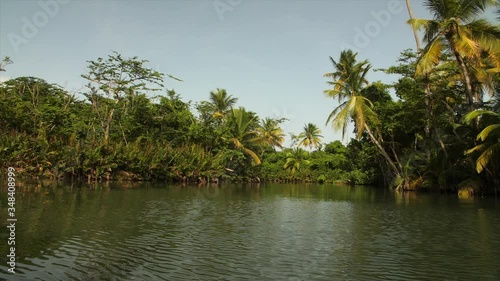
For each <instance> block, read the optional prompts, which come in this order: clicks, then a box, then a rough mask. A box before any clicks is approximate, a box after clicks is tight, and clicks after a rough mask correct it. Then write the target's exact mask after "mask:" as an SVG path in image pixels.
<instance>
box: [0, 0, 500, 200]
mask: <svg viewBox="0 0 500 281" xmlns="http://www.w3.org/2000/svg"><path fill="white" fill-rule="evenodd" d="M408 2H409V1H407V3H408ZM424 3H425V5H426V7H427V8H428V9H429V11H430V12H431V14H432V15H433V18H432V19H418V18H413V17H411V19H410V20H409V21H408V24H409V25H410V26H412V27H413V28H414V30H415V35H416V36H415V37H416V40H417V51H413V50H403V51H402V52H401V55H400V57H399V58H397V60H396V62H395V64H394V65H393V66H391V67H389V68H387V69H373V67H372V65H371V64H370V62H369V60H367V59H362V58H361V56H360V54H358V53H355V52H353V51H352V50H344V51H342V52H341V53H340V54H338V55H337V56H334V57H330V61H331V63H332V72H330V73H326V74H324V77H325V82H327V84H326V85H325V91H324V93H323V94H324V96H325V99H328V98H333V99H335V100H336V101H338V106H337V107H336V108H332V111H331V112H330V113H328V112H325V121H326V123H327V124H331V125H332V126H333V128H334V129H336V130H340V131H341V132H342V133H343V134H344V133H345V132H346V130H348V129H349V128H352V125H351V126H350V124H353V125H354V133H355V136H356V137H355V138H354V139H351V140H350V142H349V143H348V144H347V145H343V144H342V142H341V141H339V140H335V141H332V140H328V141H327V140H324V139H323V137H322V135H321V134H322V132H321V130H319V129H318V127H317V125H315V124H311V123H309V124H304V130H303V131H302V132H284V131H283V130H282V129H281V127H280V125H281V124H282V123H283V122H284V121H285V119H277V118H270V117H265V116H264V117H263V116H258V115H257V114H256V113H255V112H252V111H251V109H248V108H245V107H243V106H241V105H239V104H238V98H237V96H234V95H233V94H231V93H228V92H227V91H226V90H225V89H215V90H213V91H210V90H207V100H205V101H201V102H197V103H193V102H191V101H189V102H186V101H184V100H182V98H181V96H180V95H179V94H178V93H176V92H175V91H174V90H168V89H167V87H166V84H168V82H169V79H177V80H180V79H178V78H176V77H174V76H171V75H167V76H166V77H165V75H164V74H162V73H159V72H157V71H155V70H153V69H151V68H148V67H147V64H148V61H145V60H141V59H139V58H137V57H131V58H124V57H122V56H121V55H120V54H118V53H116V52H113V53H111V54H110V55H108V56H107V57H104V58H98V59H96V60H94V61H89V62H88V68H87V70H86V72H85V73H84V74H83V75H82V77H83V78H84V79H85V80H86V83H87V86H86V89H85V90H83V91H82V93H81V95H79V96H77V95H75V94H71V93H69V92H68V91H67V90H65V89H64V88H62V87H60V86H58V85H55V84H51V83H50V82H47V81H44V80H42V79H40V78H36V77H17V78H14V79H11V80H8V81H6V82H3V83H1V84H0V126H1V127H2V128H3V133H2V134H1V136H0V165H1V166H2V168H6V167H7V166H14V167H16V168H17V169H18V171H19V172H20V173H21V174H24V175H26V176H30V177H35V178H37V177H39V178H42V177H45V178H52V179H63V178H66V179H68V178H71V179H85V180H87V181H104V180H112V179H125V180H165V181H189V182H209V181H214V180H217V181H245V182H249V181H305V182H345V183H350V184H383V185H386V186H391V187H393V188H399V189H403V190H442V191H444V190H446V191H449V190H452V191H456V190H462V191H463V190H465V191H466V192H469V193H475V192H495V193H496V191H497V189H498V188H499V187H500V102H499V101H500V94H499V85H500V84H499V77H500V76H499V70H500V41H499V38H500V27H499V25H498V24H497V23H496V22H495V23H492V22H491V21H488V20H485V19H481V16H483V15H484V12H485V11H486V10H487V9H489V8H498V6H497V4H496V2H495V1H489V0H426V1H424ZM418 31H420V32H421V33H420V34H423V40H422V42H420V39H419V37H418V34H419V33H418ZM11 63H12V61H11V60H10V59H9V58H5V59H4V60H3V61H2V63H1V64H0V71H8V65H9V64H11ZM371 71H383V72H385V74H386V75H396V76H397V81H396V82H395V83H393V84H390V85H389V84H384V83H382V82H380V81H368V79H367V74H368V73H370V72H371ZM318 75H321V73H319V74H318ZM318 94H322V93H318ZM416 117H419V118H416ZM287 133H289V134H290V135H291V139H292V145H291V146H290V147H284V142H285V138H286V136H287Z"/></svg>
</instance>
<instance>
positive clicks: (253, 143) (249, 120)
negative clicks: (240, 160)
mask: <svg viewBox="0 0 500 281" xmlns="http://www.w3.org/2000/svg"><path fill="white" fill-rule="evenodd" d="M228 121H229V122H228V124H229V128H230V129H229V138H228V140H229V142H231V143H232V144H233V145H234V148H236V149H237V150H241V151H242V152H243V153H244V154H246V155H248V156H250V157H251V158H252V160H253V161H254V162H255V164H257V165H259V164H260V158H259V156H257V153H255V151H254V150H255V149H256V147H257V146H258V145H259V144H260V141H261V139H260V138H259V135H258V132H257V130H256V127H257V125H258V123H257V121H258V118H257V116H256V115H255V113H253V112H249V111H246V110H245V108H243V107H240V108H237V109H232V110H231V111H230V112H229V114H228Z"/></svg>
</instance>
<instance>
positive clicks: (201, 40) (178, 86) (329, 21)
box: [0, 0, 429, 142]
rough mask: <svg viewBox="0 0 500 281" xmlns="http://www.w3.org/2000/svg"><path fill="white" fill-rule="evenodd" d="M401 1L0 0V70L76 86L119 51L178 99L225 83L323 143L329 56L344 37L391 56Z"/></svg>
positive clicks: (246, 102) (373, 57)
mask: <svg viewBox="0 0 500 281" xmlns="http://www.w3.org/2000/svg"><path fill="white" fill-rule="evenodd" d="M404 2H405V1H404V0H307V1H306V0H182V1H181V0H178V1H168V0H167V1H161V0H146V1H134V0H123V1H112V0H102V1H87V0H64V1H63V0H40V1H31V0H0V57H2V58H3V57H4V56H10V57H11V59H12V60H13V61H14V64H12V65H10V66H8V68H7V72H2V73H1V75H2V77H1V79H3V80H5V79H8V78H12V77H18V76H36V77H40V78H43V79H45V80H46V81H48V82H50V83H56V84H59V85H61V86H63V87H65V88H67V89H68V90H70V91H78V90H79V89H82V87H83V86H84V84H85V80H84V79H83V78H81V77H80V75H81V74H83V73H85V71H86V64H87V63H86V61H87V60H94V59H97V58H98V57H106V56H107V55H108V54H110V53H111V51H112V50H116V51H117V52H119V53H121V54H123V55H124V56H138V57H139V58H140V59H145V60H149V61H150V63H149V65H148V66H149V67H151V68H154V69H156V70H159V71H161V72H164V73H169V74H172V75H174V76H176V77H179V78H181V79H183V80H184V82H177V81H173V80H167V81H166V82H167V83H166V84H167V87H168V88H173V89H175V90H176V92H177V93H179V94H180V95H181V97H182V98H183V100H185V101H189V100H191V101H193V102H197V101H201V100H206V99H208V96H209V92H210V91H212V90H214V89H216V88H224V89H226V90H227V91H228V92H229V93H230V94H232V95H234V96H236V97H238V98H239V103H238V104H239V105H242V106H245V107H246V108H247V109H249V110H252V111H255V112H257V113H258V114H259V115H260V116H261V117H266V116H269V117H277V116H280V117H287V118H289V119H290V121H289V122H287V123H285V124H284V125H283V127H284V129H285V131H286V132H287V133H289V132H293V133H299V132H300V131H301V129H302V127H303V126H304V124H305V123H308V122H311V123H315V124H316V125H318V126H319V127H320V129H321V130H322V131H323V135H324V137H325V138H324V141H325V142H330V141H333V140H337V139H340V138H341V137H340V134H339V133H338V132H335V131H334V130H333V129H332V128H331V126H329V125H325V121H326V118H327V116H328V115H329V113H330V112H331V111H332V109H333V108H334V107H335V106H336V104H337V103H336V101H334V100H332V99H329V98H327V97H326V96H325V95H324V94H323V90H325V89H326V88H327V84H326V81H327V80H326V79H325V78H323V77H322V76H323V74H324V73H326V72H330V71H331V70H332V67H331V63H330V61H329V59H328V57H329V56H332V57H334V58H337V57H338V56H339V53H340V51H341V50H342V49H343V48H345V47H346V46H352V47H355V48H356V49H357V51H359V57H360V58H361V59H365V58H367V59H369V60H370V62H371V63H372V64H373V66H374V68H383V67H387V66H390V65H392V64H394V62H395V61H396V58H397V57H398V55H399V53H400V52H401V51H402V50H404V49H407V48H414V46H415V42H414V39H413V34H412V32H411V28H410V27H409V26H408V25H407V24H406V20H407V19H408V14H407V11H406V6H405V5H404ZM412 2H413V5H414V7H413V8H414V13H415V16H416V17H425V18H428V17H429V14H428V13H427V12H426V10H425V9H424V7H423V6H422V4H421V1H412ZM30 27H31V29H30ZM33 27H34V28H33ZM361 32H362V33H363V34H365V35H364V36H363V35H360V33H361ZM369 78H370V80H371V81H375V80H382V81H384V82H390V81H391V80H394V79H396V77H388V76H385V75H383V74H381V73H371V74H370V76H369ZM82 90H83V89H82ZM348 137H353V134H352V133H351V132H349V135H348ZM346 140H348V139H346Z"/></svg>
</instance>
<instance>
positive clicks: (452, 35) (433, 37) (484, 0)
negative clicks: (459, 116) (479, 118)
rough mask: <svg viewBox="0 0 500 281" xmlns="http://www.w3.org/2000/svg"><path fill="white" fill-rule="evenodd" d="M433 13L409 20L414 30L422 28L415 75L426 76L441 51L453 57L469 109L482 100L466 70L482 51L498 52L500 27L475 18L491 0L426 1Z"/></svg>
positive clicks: (492, 1)
mask: <svg viewBox="0 0 500 281" xmlns="http://www.w3.org/2000/svg"><path fill="white" fill-rule="evenodd" d="M424 3H425V5H426V6H427V8H428V9H429V10H430V12H431V13H432V14H433V17H434V18H433V19H432V20H427V19H410V20H409V21H408V23H410V24H411V25H412V26H413V27H415V28H417V29H424V32H425V33H424V41H425V42H426V43H427V46H426V47H425V48H424V49H423V51H422V54H421V57H420V59H419V62H418V65H417V73H416V74H417V75H420V74H426V73H429V72H430V71H431V70H432V69H433V67H434V66H436V65H437V64H438V63H439V62H440V59H441V56H442V55H443V53H444V52H446V51H449V52H450V53H451V55H453V56H454V57H455V59H456V61H457V63H458V65H459V66H460V68H461V70H462V75H463V79H464V82H465V83H464V84H465V91H466V94H467V100H468V103H469V106H470V107H471V109H472V108H473V105H474V99H475V102H478V103H481V102H482V98H481V97H480V96H479V95H478V93H474V92H473V85H472V77H471V73H470V71H469V67H470V66H471V65H473V64H474V63H476V62H477V61H479V60H480V59H481V55H482V54H483V53H484V52H487V53H491V52H493V53H496V52H498V51H499V49H500V41H499V38H500V27H498V26H496V25H493V24H491V23H489V22H488V21H486V20H484V19H477V16H479V15H480V14H481V13H483V12H484V11H485V10H486V9H487V8H488V7H493V6H494V5H496V1H495V0H426V1H425V2H424Z"/></svg>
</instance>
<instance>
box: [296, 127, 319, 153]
mask: <svg viewBox="0 0 500 281" xmlns="http://www.w3.org/2000/svg"><path fill="white" fill-rule="evenodd" d="M322 137H323V136H322V135H321V130H320V129H318V127H316V125H314V124H312V123H309V124H307V125H305V126H304V131H303V132H302V133H300V135H299V139H301V140H300V142H299V145H302V146H304V147H309V148H312V147H313V146H314V148H318V146H319V145H320V144H321V140H320V139H321V138H322Z"/></svg>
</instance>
